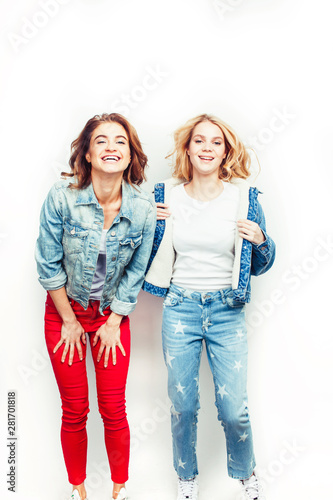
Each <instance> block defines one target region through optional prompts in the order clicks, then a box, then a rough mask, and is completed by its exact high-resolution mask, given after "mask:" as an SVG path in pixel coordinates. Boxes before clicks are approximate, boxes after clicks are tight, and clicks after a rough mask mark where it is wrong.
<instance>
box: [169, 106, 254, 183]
mask: <svg viewBox="0 0 333 500" xmlns="http://www.w3.org/2000/svg"><path fill="white" fill-rule="evenodd" d="M205 121H207V122H211V123H214V125H217V126H218V127H219V128H220V129H221V132H222V134H223V137H224V141H225V145H226V152H227V155H226V157H225V158H224V160H223V161H222V163H221V165H220V170H219V178H220V179H223V180H224V181H229V180H230V179H231V178H232V177H240V178H241V179H246V178H247V177H249V176H250V175H251V173H250V164H251V158H250V156H249V154H248V152H247V151H246V149H245V146H244V144H243V143H242V142H241V141H240V139H239V138H238V136H237V135H236V134H235V132H234V131H233V130H232V128H231V127H230V126H229V125H227V124H226V123H225V122H223V121H222V120H220V119H219V118H217V117H216V116H213V115H206V114H204V115H199V116H196V117H195V118H192V119H190V120H188V121H187V122H186V123H185V125H183V126H182V127H179V128H178V129H177V130H176V131H175V133H174V140H175V147H174V150H173V151H172V152H171V153H170V154H169V155H168V156H167V157H166V158H170V157H172V156H174V155H175V159H174V166H173V172H172V176H173V177H176V178H177V179H182V180H184V179H185V180H186V181H190V180H191V179H192V176H193V167H192V164H191V161H190V158H189V156H188V154H187V150H188V148H189V145H190V141H191V139H192V135H193V130H194V128H195V127H196V126H197V125H198V124H199V123H201V122H205Z"/></svg>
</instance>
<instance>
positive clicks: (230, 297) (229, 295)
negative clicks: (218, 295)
mask: <svg viewBox="0 0 333 500" xmlns="http://www.w3.org/2000/svg"><path fill="white" fill-rule="evenodd" d="M225 300H226V302H227V305H228V306H229V307H231V308H232V309H241V308H242V307H244V306H245V304H244V302H238V301H237V300H235V299H234V292H233V290H230V291H229V292H228V293H227V295H226V297H225Z"/></svg>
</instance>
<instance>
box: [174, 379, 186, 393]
mask: <svg viewBox="0 0 333 500" xmlns="http://www.w3.org/2000/svg"><path fill="white" fill-rule="evenodd" d="M176 389H177V392H181V393H182V394H184V391H183V389H185V387H184V386H182V385H181V383H180V382H178V384H177V385H176Z"/></svg>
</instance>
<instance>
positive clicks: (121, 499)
mask: <svg viewBox="0 0 333 500" xmlns="http://www.w3.org/2000/svg"><path fill="white" fill-rule="evenodd" d="M127 499H128V496H127V491H126V490H125V488H121V490H119V492H118V495H117V496H116V500H127Z"/></svg>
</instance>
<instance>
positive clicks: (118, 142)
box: [117, 141, 125, 144]
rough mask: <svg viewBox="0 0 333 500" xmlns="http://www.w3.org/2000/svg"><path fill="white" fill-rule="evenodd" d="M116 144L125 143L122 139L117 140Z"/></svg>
mask: <svg viewBox="0 0 333 500" xmlns="http://www.w3.org/2000/svg"><path fill="white" fill-rule="evenodd" d="M117 144H125V143H124V141H117Z"/></svg>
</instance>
